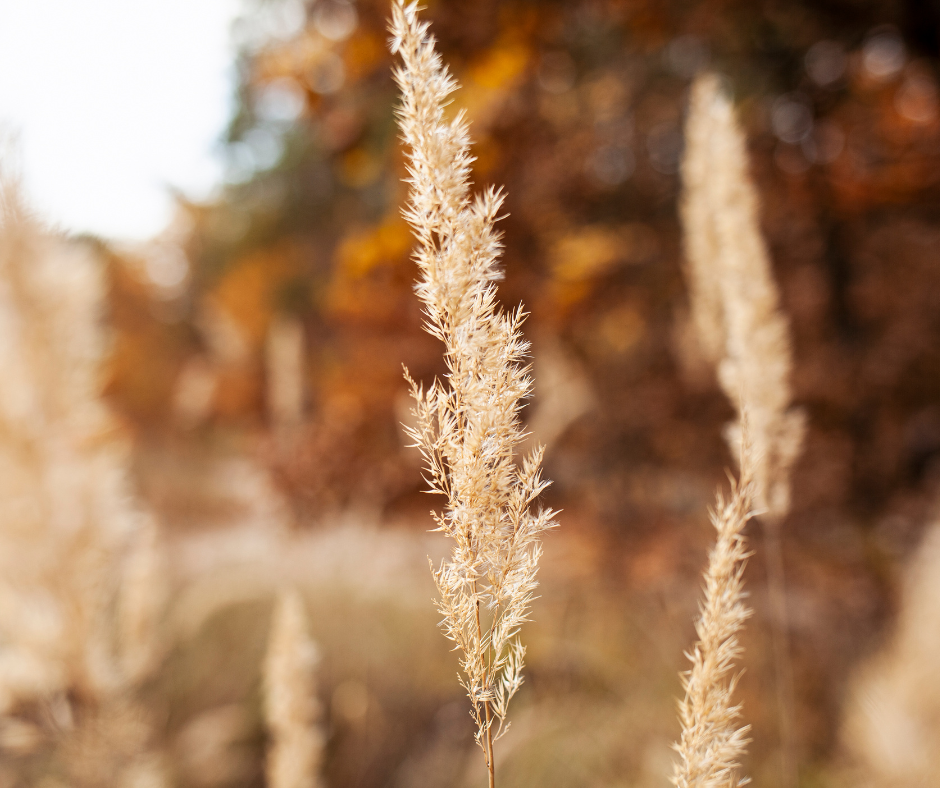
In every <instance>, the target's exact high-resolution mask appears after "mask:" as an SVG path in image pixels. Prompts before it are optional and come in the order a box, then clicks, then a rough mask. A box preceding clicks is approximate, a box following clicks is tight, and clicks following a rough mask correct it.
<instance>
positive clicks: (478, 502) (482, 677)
mask: <svg viewBox="0 0 940 788" xmlns="http://www.w3.org/2000/svg"><path fill="white" fill-rule="evenodd" d="M390 30H391V32H392V36H393V38H392V42H391V48H392V52H393V53H397V54H399V55H400V56H401V60H402V65H401V66H400V67H399V68H397V69H396V71H395V79H396V81H397V83H398V85H399V87H400V89H401V94H402V102H401V107H400V108H399V110H398V117H399V123H400V127H401V131H402V137H403V139H404V141H405V143H406V145H407V146H408V148H409V150H408V173H409V179H408V183H409V184H410V186H411V193H410V198H409V203H408V207H407V209H406V210H405V217H406V218H407V220H408V222H409V223H410V224H411V226H412V228H413V229H414V233H415V236H416V238H417V240H418V248H417V251H416V252H415V260H416V262H417V264H418V267H419V269H420V273H421V278H420V281H419V282H418V284H417V286H416V291H417V294H418V297H419V298H420V299H421V301H422V303H423V304H424V312H425V316H426V323H425V326H426V329H427V330H428V332H429V333H431V334H432V335H433V336H435V337H437V338H438V339H440V340H441V341H442V342H443V343H444V360H445V362H446V365H447V374H446V376H445V380H446V382H441V381H439V380H438V381H435V382H434V383H433V384H432V385H431V386H430V387H428V388H427V389H425V388H423V387H422V386H420V385H418V384H417V383H415V382H414V381H413V380H412V379H411V378H410V376H408V374H407V372H406V377H407V379H408V381H409V382H410V384H411V387H412V392H413V395H414V398H415V403H416V405H415V409H414V415H415V417H416V419H417V426H416V427H415V428H413V429H410V430H409V434H410V437H411V438H412V439H413V440H414V443H415V445H416V446H417V447H418V448H420V450H421V452H422V455H423V457H424V460H425V463H426V477H425V478H426V480H427V482H428V485H429V487H430V491H431V492H434V493H439V494H441V495H443V496H445V497H446V498H447V504H446V506H445V507H444V509H443V511H441V512H432V516H433V517H434V521H435V522H436V523H437V530H439V531H442V532H443V533H445V534H446V535H447V536H449V537H450V538H451V539H452V540H453V541H454V547H453V554H452V556H451V558H450V559H449V560H445V561H443V562H442V563H441V565H440V566H439V567H438V568H437V569H433V567H432V571H433V574H434V579H435V582H436V583H437V588H438V593H439V598H438V601H437V605H438V608H439V609H440V612H441V615H442V616H443V621H442V627H443V630H444V633H445V635H446V636H447V637H448V638H449V639H450V640H452V641H453V642H454V644H455V647H456V650H458V651H459V652H460V664H461V669H462V676H461V682H462V684H463V686H464V688H465V689H466V691H467V694H468V696H469V698H470V702H471V707H472V708H471V713H472V715H473V719H474V721H475V722H476V726H477V731H476V740H477V743H478V744H479V745H480V746H481V747H482V749H483V754H484V757H485V760H486V766H487V770H488V773H489V784H490V786H491V788H492V786H493V785H494V782H495V763H494V755H493V746H494V742H495V740H496V739H497V738H498V737H499V733H500V732H501V731H502V730H504V729H505V722H506V715H507V711H508V706H509V701H510V699H511V698H512V697H513V695H514V694H515V693H516V691H517V690H518V689H519V687H520V686H521V685H522V680H523V679H522V667H523V660H524V657H525V647H524V646H523V645H522V644H521V642H520V640H519V637H518V634H519V629H520V627H521V626H522V624H523V623H524V622H525V621H526V620H528V615H529V606H530V603H531V602H532V599H533V595H534V591H535V588H536V585H537V584H536V572H537V569H538V561H539V557H540V555H541V546H540V535H541V534H542V532H543V531H545V530H547V529H549V528H551V527H553V526H554V525H555V523H554V522H553V519H552V518H553V516H554V512H552V511H551V510H538V511H536V512H533V511H532V508H531V507H532V505H533V503H534V501H535V499H536V498H537V497H538V495H539V493H540V492H541V491H542V490H543V489H544V488H545V487H546V485H547V482H545V481H543V480H542V479H541V477H540V466H541V461H542V448H541V447H539V448H537V449H536V450H535V451H534V452H533V453H532V454H531V456H529V457H527V458H526V459H525V460H524V461H523V462H522V463H521V465H517V464H516V460H515V450H516V447H517V446H518V444H519V443H520V442H521V441H522V439H523V438H524V432H523V429H522V425H521V423H520V409H521V407H522V401H523V400H524V399H525V398H526V397H527V396H528V395H529V393H530V392H531V390H532V380H531V378H530V376H529V369H528V367H527V366H526V363H525V358H526V355H527V352H528V349H529V345H528V343H527V342H526V341H525V340H524V339H523V338H522V335H521V332H520V327H521V325H522V322H523V319H524V314H523V312H522V310H521V309H517V310H515V311H513V312H511V313H509V314H505V313H503V312H502V310H501V309H500V308H499V307H498V305H497V302H496V282H497V280H499V279H500V278H501V274H500V272H499V270H498V268H497V262H498V260H499V255H500V252H501V244H500V237H499V233H497V231H496V229H495V226H494V225H495V222H496V219H497V214H498V213H499V210H500V206H501V204H502V201H503V198H502V195H501V194H500V193H499V192H498V191H496V190H494V189H492V188H490V189H488V190H486V191H484V192H483V193H482V194H478V195H477V196H475V197H471V194H470V180H469V177H470V165H471V163H472V161H473V159H472V157H471V155H470V142H469V137H468V129H467V123H466V121H465V119H464V116H463V114H462V113H457V115H456V117H454V118H453V119H447V118H446V116H445V106H446V105H447V103H448V97H449V96H450V95H451V94H452V93H453V92H454V90H456V88H457V83H456V81H455V80H454V79H453V77H452V76H451V75H450V74H449V72H448V70H447V68H446V67H445V66H444V65H443V64H442V62H441V58H440V55H438V54H437V52H436V51H435V41H434V38H433V36H431V35H430V33H429V25H428V24H427V23H426V22H421V21H419V19H418V15H417V4H415V3H412V4H409V5H406V4H405V3H404V2H402V0H397V2H395V3H394V5H393V7H392V21H391V26H390ZM494 726H495V730H494Z"/></svg>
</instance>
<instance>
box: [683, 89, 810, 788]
mask: <svg viewBox="0 0 940 788" xmlns="http://www.w3.org/2000/svg"><path fill="white" fill-rule="evenodd" d="M682 177H683V197H682V206H681V212H682V222H683V226H684V230H685V250H686V259H687V263H688V266H687V276H688V280H689V289H690V293H691V301H692V316H693V320H694V321H695V324H696V327H697V329H698V332H699V338H700V342H701V345H702V348H703V350H704V351H705V354H706V355H707V356H708V357H709V359H710V360H711V361H712V362H713V363H716V364H717V365H718V379H719V382H720V383H721V386H722V388H723V389H724V391H725V393H726V394H727V395H728V397H729V399H730V400H731V401H732V403H733V404H734V405H735V407H736V409H737V411H738V423H737V424H735V425H732V426H731V428H730V429H729V430H728V436H727V437H728V439H729V445H730V446H731V447H732V450H736V449H737V447H739V446H742V445H743V443H742V442H741V440H740V433H741V426H740V425H741V421H742V419H743V414H744V412H745V411H746V412H747V420H748V434H749V441H750V444H751V445H752V449H753V460H752V462H753V485H754V491H753V495H754V501H755V505H756V507H757V508H758V509H759V510H761V512H762V521H763V523H764V526H765V534H766V559H767V570H768V572H767V574H768V590H769V596H770V604H771V609H772V627H773V635H774V636H773V640H774V662H775V669H776V675H777V691H778V709H779V725H780V738H781V752H782V769H781V774H782V784H784V785H790V786H792V785H795V781H796V776H795V767H794V765H793V764H794V754H793V750H794V733H793V715H794V711H793V706H794V701H793V678H792V669H791V666H790V659H789V645H788V635H787V609H786V592H785V578H784V569H783V559H782V551H781V546H780V524H781V522H782V521H783V519H784V518H785V517H786V515H787V513H788V512H789V509H790V469H791V467H792V466H793V463H794V462H795V461H796V458H797V456H798V455H799V452H800V450H801V448H802V444H803V435H804V432H805V415H804V413H803V412H802V411H801V410H799V409H797V408H794V407H793V406H792V402H791V400H792V393H791V388H790V375H791V368H792V352H791V349H790V328H789V323H788V321H787V319H786V317H785V316H784V314H783V313H782V312H781V310H780V297H779V294H778V292H777V286H776V283H775V282H774V279H773V273H772V269H771V265H770V256H769V254H768V252H767V246H766V244H765V242H764V239H763V236H762V234H761V230H760V221H759V214H758V199H757V191H756V189H755V188H754V184H753V183H752V181H751V178H750V175H749V172H748V161H747V147H746V142H745V138H744V134H743V132H742V131H741V128H740V126H739V124H738V121H737V118H736V117H735V113H734V107H733V106H732V104H731V101H730V100H729V99H728V97H727V96H726V95H725V94H724V93H723V91H722V90H721V87H720V84H719V80H718V78H717V77H716V76H715V75H713V74H706V75H702V76H700V77H698V78H697V79H696V81H695V84H694V85H693V88H692V97H691V106H690V111H689V118H688V122H687V125H686V154H685V158H684V161H683V165H682ZM740 459H741V458H740V457H739V460H740Z"/></svg>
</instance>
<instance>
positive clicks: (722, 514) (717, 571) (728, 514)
mask: <svg viewBox="0 0 940 788" xmlns="http://www.w3.org/2000/svg"><path fill="white" fill-rule="evenodd" d="M743 451H747V449H746V448H745V449H744V450H743ZM753 494H754V485H753V482H752V480H751V479H750V477H749V475H748V474H747V471H745V473H744V474H743V475H742V477H741V480H740V481H739V482H734V481H732V485H731V496H730V498H728V499H725V498H724V497H723V495H722V494H721V492H719V493H718V500H717V505H716V507H715V509H714V511H712V512H711V521H712V525H714V526H715V530H716V531H717V539H716V542H715V546H714V548H713V549H712V551H711V554H710V555H709V558H708V568H707V569H706V570H705V587H704V600H703V602H702V604H701V608H700V614H699V618H698V621H696V623H695V631H696V634H697V635H698V642H697V643H696V644H695V647H694V649H693V650H692V652H691V653H689V654H687V655H686V656H688V658H689V660H690V661H691V663H692V668H691V669H690V670H689V671H687V672H686V673H684V674H683V676H682V685H683V689H684V690H685V698H684V699H683V700H682V702H681V703H680V704H679V719H680V721H681V722H682V738H681V739H680V740H679V743H678V744H676V745H675V748H676V750H677V752H678V753H679V762H678V763H677V764H676V767H675V773H674V775H673V778H672V782H673V785H675V786H676V788H729V786H736V785H744V784H745V783H746V782H748V781H747V779H738V778H737V777H736V771H737V769H738V767H739V762H738V761H739V759H740V757H741V756H742V755H743V754H744V752H745V750H746V748H747V743H748V739H747V738H746V737H747V732H748V731H749V730H750V726H749V725H745V726H743V727H738V720H739V719H740V717H741V706H740V705H738V704H736V703H735V702H734V700H733V695H734V690H735V687H736V685H737V681H738V675H737V674H734V670H735V663H736V662H737V660H738V659H739V657H740V656H741V645H740V642H739V641H738V632H740V630H741V629H742V628H743V627H744V622H745V621H746V620H747V619H748V617H749V616H750V615H751V611H750V609H749V608H748V607H747V604H746V603H745V596H746V595H745V593H744V587H743V586H744V581H743V574H744V564H745V560H746V558H747V556H748V553H747V552H746V548H745V540H744V533H743V531H744V526H745V525H746V524H747V522H748V520H749V519H750V517H751V506H752V500H753Z"/></svg>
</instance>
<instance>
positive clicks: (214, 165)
mask: <svg viewBox="0 0 940 788" xmlns="http://www.w3.org/2000/svg"><path fill="white" fill-rule="evenodd" d="M237 8H238V3H237V2H236V0H0V123H2V124H3V125H5V126H7V127H8V128H12V129H13V130H14V131H17V132H18V136H19V148H20V158H21V171H22V173H23V175H24V179H25V182H26V187H27V192H28V194H29V195H30V198H31V201H32V203H33V205H34V206H36V207H37V208H38V209H39V210H40V212H41V213H42V214H43V216H44V218H46V219H48V220H49V221H51V222H53V223H54V224H56V225H58V226H60V227H63V228H65V229H68V230H75V231H80V232H81V231H88V232H94V233H98V234H101V235H105V236H108V237H112V238H118V239H122V240H142V239H144V238H147V237H148V236H150V235H152V234H154V233H156V232H158V231H159V230H161V229H162V228H163V226H164V225H165V224H166V222H167V220H168V219H169V217H170V210H171V204H172V203H171V200H170V198H169V196H168V190H167V186H170V185H172V186H175V187H178V188H180V189H182V190H183V191H184V192H185V193H187V194H190V195H193V196H196V197H199V196H206V195H207V194H208V193H209V191H210V190H211V188H212V186H213V184H215V183H217V182H218V180H219V179H220V177H221V166H220V162H219V161H218V159H217V157H216V156H215V155H214V152H213V150H214V143H215V141H216V140H217V139H218V137H219V135H220V134H221V132H222V131H223V129H224V127H225V124H226V122H227V121H228V118H229V113H230V106H231V101H232V90H233V72H232V51H231V48H230V44H229V25H230V22H231V20H232V19H233V18H234V15H235V12H236V10H237Z"/></svg>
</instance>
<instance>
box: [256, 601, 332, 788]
mask: <svg viewBox="0 0 940 788" xmlns="http://www.w3.org/2000/svg"><path fill="white" fill-rule="evenodd" d="M317 660H318V657H317V650H316V646H315V645H314V643H313V641H312V640H311V639H310V635H309V634H308V632H307V623H306V617H305V615H304V606H303V600H302V599H301V597H300V594H298V593H297V592H296V591H286V592H283V593H281V594H280V595H279V597H278V599H277V603H276V604H275V607H274V614H273V617H272V620H271V633H270V635H269V638H268V651H267V655H266V657H265V661H264V693H265V694H264V715H265V721H266V722H267V726H268V731H269V734H270V737H271V742H270V745H269V747H268V755H267V763H266V767H265V771H266V774H267V785H268V788H318V787H319V786H321V785H322V782H321V779H320V767H321V764H322V761H323V745H324V743H325V742H324V736H323V730H322V728H321V724H320V717H321V712H320V704H319V702H318V701H317V689H316V665H317Z"/></svg>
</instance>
